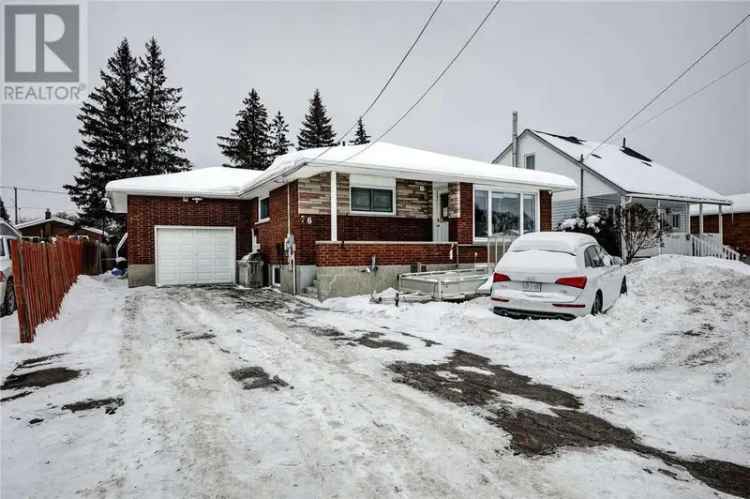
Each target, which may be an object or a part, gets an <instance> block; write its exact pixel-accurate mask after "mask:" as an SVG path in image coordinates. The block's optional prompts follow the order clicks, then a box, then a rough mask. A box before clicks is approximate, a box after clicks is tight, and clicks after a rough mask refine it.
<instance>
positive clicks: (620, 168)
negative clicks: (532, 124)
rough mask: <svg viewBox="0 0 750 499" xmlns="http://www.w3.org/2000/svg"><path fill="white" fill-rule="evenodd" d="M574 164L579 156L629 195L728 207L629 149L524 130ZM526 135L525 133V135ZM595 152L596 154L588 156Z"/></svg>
mask: <svg viewBox="0 0 750 499" xmlns="http://www.w3.org/2000/svg"><path fill="white" fill-rule="evenodd" d="M527 131H529V132H531V133H533V134H534V135H536V136H537V137H539V138H540V139H541V140H543V141H544V142H547V143H548V144H549V145H551V146H553V147H554V148H556V149H558V150H559V151H562V152H563V153H564V154H566V155H567V156H569V157H570V158H571V159H573V160H574V161H578V160H579V159H580V158H581V156H583V158H584V164H585V165H586V166H587V167H588V168H589V169H591V170H592V171H593V172H595V173H597V174H599V175H600V176H601V177H604V178H605V179H606V180H608V181H610V182H611V183H613V184H615V185H616V186H617V187H619V188H620V189H621V190H622V191H624V192H625V193H627V194H631V195H639V194H644V195H652V196H657V197H663V198H672V199H675V200H686V201H694V202H698V201H706V202H717V203H722V204H729V203H730V202H731V201H730V200H729V199H728V198H727V197H726V196H722V195H721V194H719V193H717V192H715V191H713V190H711V189H709V188H708V187H705V186H703V185H701V184H699V183H698V182H695V181H693V180H691V179H689V178H687V177H685V176H683V175H680V174H679V173H677V172H675V171H673V170H671V169H669V168H667V167H666V166H664V165H662V164H659V163H657V162H655V161H653V160H652V159H651V158H648V157H647V156H644V155H643V154H641V153H639V152H637V151H635V150H633V149H631V148H622V147H619V146H614V145H611V144H606V143H605V144H602V143H600V142H593V141H590V140H585V139H581V138H578V137H573V136H569V137H566V136H563V135H557V134H552V133H548V132H542V131H539V130H527ZM524 133H525V132H524ZM594 149H596V152H594V153H593V154H591V155H590V154H589V153H591V152H592V151H593V150H594Z"/></svg>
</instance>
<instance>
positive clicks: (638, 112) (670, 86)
mask: <svg viewBox="0 0 750 499" xmlns="http://www.w3.org/2000/svg"><path fill="white" fill-rule="evenodd" d="M748 19H750V14H747V15H746V16H745V17H743V18H742V19H741V20H740V22H738V23H737V24H735V25H734V26H732V29H730V30H729V31H727V32H726V33H725V34H724V35H723V36H722V37H721V38H719V39H718V40H717V41H716V43H714V44H713V45H711V47H709V48H708V50H706V51H705V52H703V54H702V55H701V56H700V57H698V58H697V59H696V60H694V61H693V62H692V63H691V64H690V65H689V66H688V67H687V68H685V69H684V70H683V71H682V72H681V73H680V74H678V75H677V77H676V78H674V79H673V80H672V81H671V82H669V84H668V85H667V86H666V87H664V88H663V89H661V90H660V91H659V92H658V93H657V94H656V95H655V96H654V97H652V98H651V100H649V101H648V102H647V103H646V104H644V105H643V106H642V107H641V108H640V109H639V110H638V111H636V112H635V114H633V115H632V116H631V117H630V118H628V119H627V120H626V121H625V123H623V124H622V125H620V126H619V127H617V128H616V129H615V131H614V132H612V133H611V134H610V135H609V136H608V137H607V138H606V139H604V140H603V141H602V142H601V143H600V144H599V145H598V146H596V147H595V148H594V149H592V150H591V151H589V153H588V154H587V155H586V158H588V157H589V156H591V155H592V154H593V153H594V152H596V150H597V149H599V148H600V147H601V146H602V144H606V143H607V142H609V141H610V140H611V139H612V137H614V136H615V135H617V134H618V133H619V132H620V131H621V130H622V129H623V128H625V127H626V126H628V125H629V124H630V122H631V121H633V120H634V119H635V118H636V117H638V115H639V114H641V113H642V112H643V111H645V110H646V109H647V108H648V107H649V106H650V105H651V104H653V103H654V102H655V101H656V100H657V99H658V98H659V97H661V96H662V95H664V93H666V92H667V90H669V89H670V88H672V87H673V86H674V85H675V84H676V83H677V82H678V81H680V80H681V79H682V77H683V76H685V75H686V74H688V73H689V72H690V70H691V69H693V68H694V67H695V66H697V65H698V63H699V62H701V61H702V60H703V59H704V58H705V57H706V56H707V55H708V54H710V53H711V52H713V50H714V49H715V48H716V47H718V46H719V45H720V44H721V43H722V42H723V41H724V40H726V39H727V38H728V37H729V36H730V35H731V34H732V33H734V32H735V31H736V30H737V28H739V27H740V26H742V24H744V23H745V21H747V20H748Z"/></svg>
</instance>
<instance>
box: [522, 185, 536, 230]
mask: <svg viewBox="0 0 750 499" xmlns="http://www.w3.org/2000/svg"><path fill="white" fill-rule="evenodd" d="M534 231H536V194H524V195H523V233H524V234H526V233H527V232H534Z"/></svg>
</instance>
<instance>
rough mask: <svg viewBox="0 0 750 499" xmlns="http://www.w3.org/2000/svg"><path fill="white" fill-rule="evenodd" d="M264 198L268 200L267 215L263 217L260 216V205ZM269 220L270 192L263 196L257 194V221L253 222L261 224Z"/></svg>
mask: <svg viewBox="0 0 750 499" xmlns="http://www.w3.org/2000/svg"><path fill="white" fill-rule="evenodd" d="M266 199H267V200H268V216H267V217H265V218H261V216H260V205H261V203H262V202H263V201H264V200H266ZM269 220H271V195H270V193H269V194H266V195H264V196H258V221H257V222H255V223H256V224H262V223H265V222H268V221H269Z"/></svg>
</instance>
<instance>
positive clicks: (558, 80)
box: [0, 2, 750, 217]
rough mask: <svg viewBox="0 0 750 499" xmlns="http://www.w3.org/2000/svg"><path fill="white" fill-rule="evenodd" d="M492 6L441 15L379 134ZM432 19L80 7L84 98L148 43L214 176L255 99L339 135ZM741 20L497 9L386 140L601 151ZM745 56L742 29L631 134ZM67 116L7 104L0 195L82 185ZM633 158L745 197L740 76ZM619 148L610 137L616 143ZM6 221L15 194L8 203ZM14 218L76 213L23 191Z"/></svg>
mask: <svg viewBox="0 0 750 499" xmlns="http://www.w3.org/2000/svg"><path fill="white" fill-rule="evenodd" d="M489 5H490V4H489V3H485V2H472V3H454V2H450V3H446V4H444V6H443V7H442V8H441V9H440V11H439V12H438V14H437V16H436V17H435V18H434V20H433V23H432V24H431V25H430V27H429V28H428V30H427V32H426V33H425V36H424V37H423V38H422V40H421V41H420V43H419V45H418V46H417V48H416V49H415V51H414V52H413V53H412V56H411V57H410V59H409V60H408V61H407V63H406V64H405V66H404V67H403V68H402V70H401V72H400V73H399V74H398V76H397V77H396V79H395V80H394V82H393V83H392V84H391V87H390V88H389V89H388V90H387V92H386V94H385V95H384V97H383V98H382V99H381V101H380V102H379V103H378V105H376V107H375V108H374V110H373V111H372V112H371V114H370V115H369V116H368V117H367V118H366V119H365V124H366V127H367V130H368V132H369V133H370V134H371V135H377V134H379V133H380V132H381V131H382V130H383V129H385V128H386V127H387V126H388V125H390V124H391V123H392V122H393V121H394V120H395V119H396V118H397V117H398V116H399V115H400V114H401V113H402V112H403V110H405V109H406V107H408V106H409V105H410V104H411V103H412V102H413V101H414V99H415V98H416V97H417V96H418V95H419V93H421V92H422V91H423V90H424V88H425V87H426V86H427V85H428V84H429V82H430V81H431V80H432V79H433V77H434V76H435V75H436V74H437V72H439V71H440V70H441V69H442V67H443V66H444V64H445V63H446V62H447V61H448V59H450V58H451V57H452V56H453V55H454V54H455V52H456V50H457V49H458V47H459V46H460V44H461V43H463V41H464V40H465V39H466V37H467V36H468V35H469V33H470V32H471V30H472V29H473V28H474V27H475V25H476V24H477V23H478V22H479V20H480V19H481V17H482V16H483V15H484V14H485V12H486V11H487V9H488V7H489ZM433 7H434V3H430V2H409V3H401V2H369V3H354V2H351V3H317V2H307V3H241V2H229V3H219V2H192V3H180V2H146V3H140V2H101V3H99V2H91V3H90V4H89V12H88V53H89V56H88V66H89V85H93V84H97V83H98V71H99V68H100V67H102V66H103V65H104V64H105V62H106V60H107V58H108V57H109V56H110V55H111V54H112V52H113V51H114V49H115V47H116V46H117V44H118V43H119V42H120V40H121V39H122V38H123V37H127V38H128V39H129V40H130V42H131V46H132V47H133V48H134V49H135V50H136V51H137V53H141V52H142V47H143V44H144V43H145V42H146V40H147V39H148V38H149V37H150V36H152V35H155V36H156V37H157V39H158V41H159V43H160V44H161V46H162V49H163V51H164V55H165V57H166V64H167V73H168V76H169V83H170V84H172V85H175V86H181V87H183V89H184V99H183V103H184V104H185V106H186V112H187V119H186V121H185V123H184V126H185V128H187V130H188V131H189V134H190V139H189V141H188V143H187V146H186V149H187V155H188V157H189V159H190V160H191V161H192V162H193V163H194V165H195V166H196V167H206V166H214V165H219V164H221V162H222V157H221V154H220V152H219V149H218V147H217V146H216V136H217V135H220V134H225V133H226V132H227V131H228V130H229V129H230V128H231V126H232V125H233V123H234V120H235V117H234V114H235V112H236V111H237V109H238V108H239V106H240V103H241V100H242V98H243V97H244V96H245V95H246V94H247V93H248V91H249V90H250V88H253V87H254V88H256V89H257V90H258V92H259V93H260V95H261V98H262V100H263V103H264V104H265V105H266V107H267V108H268V110H269V114H270V113H275V112H276V111H277V110H281V111H282V113H283V114H284V116H285V117H286V119H287V121H288V122H289V123H290V125H291V128H292V130H291V132H292V137H293V138H296V133H297V129H298V126H299V123H300V121H301V120H302V118H303V116H304V113H305V110H306V108H307V101H308V99H309V98H310V96H311V95H312V92H313V89H314V88H316V87H317V88H320V91H321V94H322V97H323V101H324V103H325V104H326V105H327V107H328V111H329V113H330V115H331V116H332V117H333V120H334V127H335V130H336V131H337V132H342V131H343V130H345V129H346V128H348V127H349V125H350V124H351V122H352V121H353V120H355V119H356V117H357V115H358V114H359V113H360V112H361V111H362V109H363V108H364V107H365V106H366V105H367V104H368V103H369V102H370V100H371V99H372V98H373V97H374V95H375V93H376V92H377V91H378V89H379V88H380V86H381V85H382V84H383V82H384V80H385V78H386V77H387V75H388V74H389V73H390V71H391V70H392V68H393V67H394V66H395V64H396V63H397V62H398V60H399V59H400V57H401V55H402V54H403V52H404V51H405V50H406V48H407V47H408V45H409V44H410V43H411V42H412V40H413V39H414V37H415V36H416V33H417V31H418V29H419V28H420V27H421V25H422V24H423V22H424V20H425V19H426V17H427V15H428V14H429V12H430V11H431V9H432V8H433ZM749 11H750V2H733V3H718V2H710V3H693V2H668V3H655V2H647V3H644V2H628V3H591V2H586V3H567V2H566V3H539V2H534V3H527V2H512V3H502V4H501V5H500V7H499V8H498V9H497V10H496V11H495V14H494V15H493V17H492V18H491V19H490V20H489V22H488V23H487V24H486V25H485V27H484V30H483V31H482V32H481V33H480V34H479V35H478V36H477V38H476V39H475V40H474V42H473V44H472V45H471V46H470V47H469V49H468V50H467V51H466V52H465V53H464V55H463V57H462V58H461V59H460V60H459V62H458V63H457V64H456V65H455V66H454V67H453V68H452V70H451V71H450V73H449V74H448V75H447V76H446V77H445V78H444V79H443V80H442V82H441V83H440V84H439V86H438V87H436V88H435V89H434V90H433V92H432V93H431V94H430V95H429V96H428V97H427V99H425V100H424V101H423V102H422V104H421V105H420V106H419V107H418V108H417V109H416V110H415V111H414V112H413V113H412V114H411V115H410V116H409V117H408V118H407V119H406V120H405V121H404V122H402V123H401V125H400V126H399V127H397V128H396V129H395V130H394V131H393V132H391V134H390V135H389V136H388V137H387V138H386V139H385V140H387V141H389V142H394V143H397V144H402V145H407V146H413V147H418V148H425V149H430V150H433V151H437V152H442V153H448V154H455V155H460V156H465V157H469V158H473V159H479V160H487V161H489V160H491V159H492V158H493V157H494V156H495V154H496V153H497V152H498V151H499V150H500V149H502V147H504V146H505V145H506V144H507V143H508V141H509V140H510V129H511V112H512V110H514V109H516V110H518V111H519V113H520V127H521V129H523V128H526V127H529V128H536V129H541V130H545V131H553V132H557V133H563V134H573V135H577V136H579V137H583V138H587V139H592V140H601V139H603V138H605V137H606V136H607V135H609V133H610V132H612V131H613V130H614V128H616V126H617V125H618V124H620V123H621V122H623V121H624V120H625V119H626V118H627V117H628V116H629V115H630V114H632V113H633V112H634V111H635V110H636V109H638V108H639V107H640V106H641V105H642V104H644V103H645V102H646V101H648V99H650V98H651V97H652V96H653V95H654V94H655V93H656V92H657V91H658V90H659V89H660V88H661V87H663V86H664V85H666V83H667V82H669V81H670V80H671V79H672V78H673V77H674V76H676V75H677V74H678V73H679V72H680V71H681V70H682V69H684V68H685V67H686V66H687V65H688V64H689V63H690V62H692V60H694V59H695V58H696V57H697V56H698V55H700V54H701V53H702V52H703V51H704V50H705V49H706V48H708V47H709V46H710V45H711V44H713V43H714V42H715V41H716V40H717V39H718V38H719V37H720V36H721V35H722V34H724V33H725V32H726V31H727V30H728V29H729V28H730V27H731V26H732V25H734V24H735V23H736V22H737V21H738V20H739V19H740V18H742V17H743V16H744V15H745V14H747V13H748V12H749ZM748 58H750V23H746V24H745V26H743V27H742V28H741V29H740V30H738V31H737V32H735V34H734V35H733V36H732V37H731V38H730V39H728V40H727V41H726V42H725V43H724V44H723V45H722V46H720V47H719V48H718V49H717V50H716V51H714V53H712V54H711V55H710V56H709V57H708V58H706V59H705V60H704V61H703V62H702V63H701V64H700V65H699V66H698V67H696V68H695V69H694V70H693V71H692V72H691V73H690V74H689V75H688V76H687V77H686V78H684V79H683V80H682V81H681V82H680V83H679V84H678V85H677V86H676V87H675V88H674V89H673V90H672V91H670V92H669V93H668V94H667V95H665V96H664V97H663V98H662V99H660V100H659V101H657V103H656V104H655V105H654V106H653V107H652V108H651V109H650V110H649V111H647V112H646V113H644V114H643V116H642V118H641V119H639V120H637V121H636V123H639V122H642V121H645V120H646V119H647V118H648V117H649V116H652V115H653V114H656V113H658V112H659V111H660V110H661V109H663V108H665V107H667V106H669V105H670V104H671V103H674V102H676V101H677V100H679V99H681V98H682V97H684V96H685V95H687V94H689V93H690V92H692V91H693V90H695V89H697V88H699V87H701V86H702V85H704V84H705V83H707V82H708V81H710V80H711V79H713V78H715V77H716V76H718V75H720V74H722V73H724V72H726V71H728V70H729V69H731V68H732V67H734V66H736V65H738V64H740V63H741V62H744V61H745V60H747V59H748ZM76 114H77V108H76V107H74V106H61V105H56V106H52V105H3V106H2V132H1V133H2V154H1V155H0V157H1V160H2V171H1V173H0V177H1V180H2V185H19V186H31V187H41V188H45V189H52V190H60V189H61V186H62V184H64V183H66V182H70V181H71V180H72V176H73V175H74V174H75V173H76V172H77V170H78V166H77V164H76V163H75V161H74V154H73V147H74V145H75V144H76V143H78V141H79V138H78V136H77V130H78V122H77V120H76V118H75V117H76ZM625 135H626V136H627V139H628V145H630V146H631V147H634V148H636V149H638V150H640V151H642V152H644V153H645V154H646V155H647V156H650V157H652V158H653V159H654V160H656V161H658V162H661V163H663V164H665V165H667V166H669V167H670V168H672V169H674V170H676V171H678V172H680V173H682V174H684V175H687V176H689V177H691V178H693V179H695V180H697V181H699V182H701V183H703V184H705V185H706V186H708V187H710V188H713V189H715V190H717V191H718V192H720V193H723V194H733V193H738V192H747V191H750V65H748V66H745V67H744V68H743V69H742V70H740V71H738V72H736V73H734V74H733V75H732V76H730V77H728V78H725V79H724V80H722V81H721V82H720V83H718V84H716V85H714V86H713V87H711V88H709V89H708V90H706V91H705V92H703V93H702V94H700V95H698V96H696V97H694V98H692V99H690V100H689V101H687V102H685V103H684V104H682V105H681V106H679V107H677V108H675V109H674V110H672V111H670V112H668V113H666V114H665V115H664V116H662V117H660V118H659V119H657V120H655V121H653V122H652V123H650V124H648V125H647V126H645V127H642V128H640V129H638V130H633V131H631V132H626V133H625ZM617 140H618V141H619V140H621V139H620V138H619V137H618V139H617ZM1 193H2V197H3V199H5V200H6V206H7V207H8V209H9V210H10V209H12V199H11V196H10V194H11V193H10V192H9V191H7V190H2V191H1ZM19 205H20V206H21V207H32V208H23V209H22V210H21V216H22V217H29V216H33V215H38V214H39V213H40V212H41V209H43V208H44V207H47V206H49V207H50V208H51V209H53V211H54V210H59V209H71V208H72V205H71V204H70V202H69V201H68V199H67V197H66V196H60V195H38V194H30V193H23V194H22V197H21V199H20V202H19Z"/></svg>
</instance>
